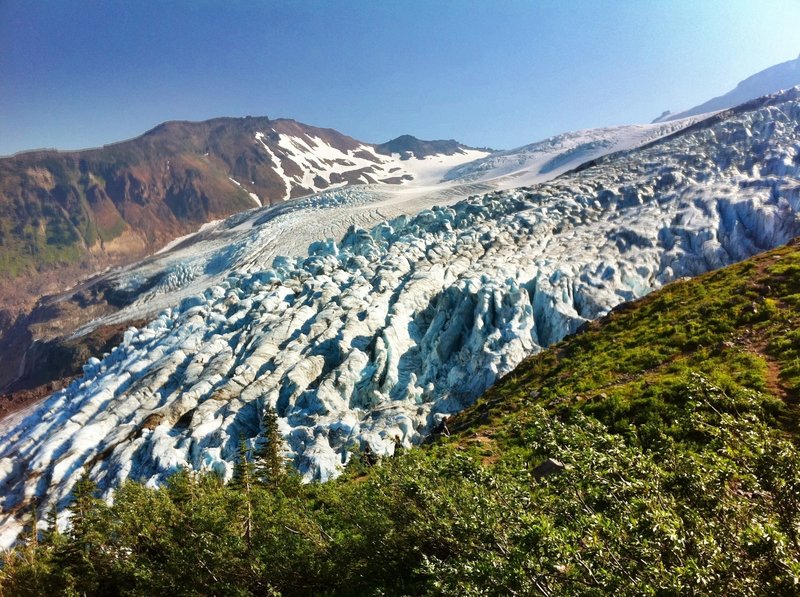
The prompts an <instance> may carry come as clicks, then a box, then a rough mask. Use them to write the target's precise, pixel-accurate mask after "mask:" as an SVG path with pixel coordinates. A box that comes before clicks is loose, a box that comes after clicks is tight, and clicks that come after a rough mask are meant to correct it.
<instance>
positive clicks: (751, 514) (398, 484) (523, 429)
mask: <svg viewBox="0 0 800 597" xmlns="http://www.w3.org/2000/svg"><path fill="white" fill-rule="evenodd" d="M798 316H800V244H797V243H795V244H793V245H791V246H787V247H783V248H781V249H778V250H775V251H772V252H770V253H766V254H764V255H761V256H758V257H756V258H753V259H751V260H749V261H747V262H744V263H741V264H738V265H734V266H732V267H729V268H726V269H724V270H720V271H718V272H715V273H711V274H708V275H705V276H702V277H700V278H697V279H694V280H690V281H680V282H677V283H675V284H672V285H670V286H668V287H666V288H664V289H662V290H661V291H658V292H654V293H652V294H651V295H649V296H648V297H646V298H644V299H642V300H639V301H637V302H635V303H632V304H629V305H625V306H624V307H622V308H620V309H617V310H616V311H615V312H613V313H611V314H610V315H609V316H607V317H605V318H604V319H603V320H601V321H598V322H595V323H593V324H591V325H589V326H587V329H585V330H584V331H582V332H581V333H579V334H577V335H575V336H573V337H571V338H568V339H566V340H565V341H563V342H561V343H560V344H558V345H556V346H554V347H552V348H551V349H550V350H548V351H546V352H544V353H541V354H539V355H536V356H533V357H531V358H530V359H528V360H527V361H525V362H524V363H522V364H521V365H520V366H519V367H518V368H517V369H516V370H515V371H514V372H513V373H511V374H510V375H508V376H506V377H505V378H504V379H503V380H501V381H500V382H499V383H498V384H497V385H496V386H495V387H494V388H492V389H491V390H490V391H489V392H487V393H486V394H485V395H484V396H483V397H482V398H481V399H480V400H479V401H478V402H477V403H476V404H475V405H474V406H473V407H472V408H470V409H468V410H467V411H466V412H464V413H462V414H461V415H459V416H458V417H455V418H454V419H452V420H450V421H449V422H448V427H449V433H450V434H449V435H447V434H446V433H445V434H440V435H438V436H437V437H436V438H434V439H433V440H432V441H431V442H429V443H428V444H426V445H425V446H423V447H422V448H420V449H414V450H409V451H404V452H403V453H402V454H400V455H396V456H395V457H392V458H386V459H384V460H382V461H380V462H378V463H376V464H374V465H370V463H369V462H368V461H369V460H371V459H370V458H369V456H368V455H364V454H362V456H361V457H360V459H359V458H356V459H354V463H353V464H351V465H350V466H349V467H348V470H347V471H346V473H345V475H343V476H342V477H341V478H340V479H338V480H336V481H333V482H330V483H326V484H310V485H301V484H299V483H298V482H297V480H296V479H295V478H294V477H293V476H292V475H291V474H289V473H281V472H278V471H276V470H275V468H274V466H273V467H269V466H267V467H266V471H265V470H264V467H261V468H260V469H257V470H254V469H253V467H252V466H250V465H246V464H245V461H246V458H244V459H243V461H242V462H241V463H240V466H239V474H238V477H237V483H235V484H233V485H229V486H222V485H221V484H220V482H219V481H218V480H217V479H216V478H215V477H213V476H198V477H194V476H192V475H190V474H188V473H178V474H177V475H176V476H175V477H174V478H173V481H172V483H171V484H170V486H169V487H166V488H162V489H160V490H157V491H156V490H149V489H146V488H144V487H142V486H140V485H137V484H135V483H130V484H128V485H126V486H124V487H123V488H122V489H121V490H120V491H119V492H118V494H117V498H116V502H115V505H114V506H113V507H108V506H105V505H103V504H101V503H99V502H98V501H97V500H95V499H94V498H93V497H92V495H91V493H92V486H91V484H90V483H88V482H87V483H82V484H81V485H80V486H79V487H78V488H77V489H76V498H75V501H74V503H73V505H72V507H71V508H72V512H73V521H74V524H73V526H72V528H71V529H70V530H69V531H68V532H67V533H64V534H58V533H54V532H52V526H51V528H50V530H48V531H47V532H44V533H39V534H38V536H36V537H34V536H33V534H32V533H31V534H30V535H29V536H30V538H29V540H28V541H27V543H26V544H24V545H22V546H21V547H19V548H18V549H17V550H16V551H15V552H13V553H10V554H7V556H6V558H5V565H4V567H3V569H2V573H1V574H2V585H1V586H2V589H3V592H4V594H9V595H23V594H108V595H123V594H126V595H127V594H136V595H162V594H166V593H170V594H182V595H183V594H186V595H211V594H215V595H218V594H232V595H234V594H239V595H246V594H260V595H269V594H283V595H318V594H343V595H390V594H398V595H402V594H442V595H607V594H610V593H615V594H618V595H651V594H658V595H679V594H681V595H682V594H711V593H716V594H721V593H724V594H728V595H779V594H783V595H789V594H796V593H797V592H798V591H800V588H799V587H798V582H799V581H800V543H799V541H800V458H798V450H797V447H796V441H797V433H798V432H797V423H798V416H797V409H798V405H797V401H798V395H800V329H798V325H797V323H798ZM270 445H272V444H271V443H270V442H268V441H267V442H266V448H267V451H268V448H269V446H270ZM548 459H549V460H548ZM548 469H549V470H548Z"/></svg>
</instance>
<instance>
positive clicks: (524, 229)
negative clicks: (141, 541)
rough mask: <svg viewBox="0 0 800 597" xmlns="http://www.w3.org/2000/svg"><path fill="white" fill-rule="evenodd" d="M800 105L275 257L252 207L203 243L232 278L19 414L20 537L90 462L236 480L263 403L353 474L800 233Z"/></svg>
mask: <svg viewBox="0 0 800 597" xmlns="http://www.w3.org/2000/svg"><path fill="white" fill-rule="evenodd" d="M799 120H800V90H798V89H794V90H791V91H789V92H787V93H784V94H781V95H778V96H775V97H769V98H765V99H763V100H760V101H757V102H752V103H750V104H748V105H746V106H743V107H741V108H739V109H736V110H731V111H728V112H726V113H723V114H721V115H720V116H718V117H715V118H712V119H709V120H707V121H703V122H698V123H696V124H694V125H693V126H691V127H689V128H687V129H685V130H683V131H679V132H677V133H674V134H672V135H670V136H668V137H666V138H664V139H662V140H657V141H654V142H652V143H650V144H649V145H646V146H644V147H642V148H639V149H634V150H631V151H622V152H618V153H615V154H611V155H607V156H606V157H604V158H601V159H599V160H594V161H593V162H592V163H591V164H589V165H587V166H586V167H583V168H578V169H576V171H574V172H572V173H568V174H565V175H563V176H561V177H560V178H558V179H556V180H554V181H552V182H550V183H545V184H541V185H539V186H536V187H534V188H531V189H520V190H516V191H508V192H504V191H501V192H495V193H490V194H485V195H482V196H474V197H472V198H470V199H467V200H463V201H460V202H458V203H455V204H452V205H450V206H447V207H435V208H433V209H430V210H426V211H422V212H421V213H419V214H417V215H415V216H413V217H409V216H400V217H397V218H395V219H393V220H390V221H386V222H383V223H380V224H378V225H376V226H373V227H372V228H370V229H365V228H360V227H357V226H353V227H352V228H351V229H350V230H349V231H348V233H347V234H346V235H345V236H344V238H343V239H342V240H341V241H340V242H332V241H330V242H325V241H322V242H318V243H316V244H313V245H312V246H311V247H310V249H309V252H308V253H307V254H306V255H305V256H302V257H293V258H277V259H274V260H273V262H272V266H271V267H264V264H263V263H261V262H260V260H259V259H254V260H250V259H248V256H251V255H258V251H259V247H260V246H261V245H262V244H263V243H264V242H265V239H266V238H267V237H268V236H269V228H268V226H269V223H270V218H269V217H267V218H265V219H264V220H261V221H255V222H251V223H250V224H248V226H247V230H245V231H244V232H243V234H242V235H241V236H239V237H238V238H237V240H236V242H234V243H231V244H228V245H223V246H218V247H217V248H216V249H214V251H212V252H211V253H210V254H209V255H207V256H206V257H205V258H204V261H203V265H202V267H201V269H200V272H201V273H202V271H206V270H208V269H209V268H210V269H212V270H213V269H214V268H219V271H224V272H225V275H224V277H223V278H222V279H221V280H220V281H219V282H218V283H216V284H215V285H213V286H212V287H210V288H208V289H207V290H206V291H205V292H204V293H202V294H200V295H195V296H190V297H187V298H185V299H184V300H183V301H182V302H181V304H180V305H178V306H176V307H173V308H168V309H166V310H164V311H162V312H161V313H160V314H159V315H158V317H157V318H156V319H155V320H154V321H153V322H152V323H149V324H147V325H146V326H142V327H139V328H132V329H130V330H128V331H127V332H125V334H124V337H123V339H122V342H121V344H120V345H119V346H117V347H116V348H114V349H113V350H112V351H111V352H110V353H109V354H108V355H107V356H105V357H104V358H103V359H92V360H90V361H89V363H88V364H87V365H86V367H85V368H84V372H83V376H82V377H81V378H80V379H78V380H76V381H74V382H73V383H72V384H70V386H69V387H68V388H66V389H65V390H62V391H59V392H57V393H55V394H54V395H53V396H52V397H50V398H49V399H48V400H46V401H45V402H44V403H43V404H42V405H41V406H39V407H37V408H34V409H32V410H31V411H29V412H28V413H23V414H27V416H26V417H25V418H22V414H21V415H20V416H18V417H16V418H12V419H6V420H5V421H4V429H3V430H2V439H0V484H1V485H0V487H2V495H3V496H4V498H3V511H4V513H5V514H4V520H3V528H4V532H5V535H4V536H5V538H6V541H8V540H10V539H12V538H13V537H14V536H15V535H16V533H17V532H18V530H19V528H20V524H21V519H20V516H22V514H23V512H24V511H25V507H26V505H27V504H29V503H30V500H31V499H33V498H34V497H36V498H37V499H39V500H40V503H42V504H45V505H46V504H58V505H63V504H64V503H65V501H66V499H67V496H68V495H69V492H70V490H71V487H72V485H73V483H74V482H75V481H76V479H77V478H78V476H79V475H80V471H81V469H82V468H83V467H86V468H87V470H88V471H89V473H90V475H91V476H92V477H93V478H94V479H96V480H97V481H98V482H99V483H100V486H101V488H102V489H103V491H106V492H109V491H111V490H112V489H113V488H114V487H115V486H117V485H118V484H119V483H120V482H121V481H122V480H123V479H126V478H134V479H141V480H143V481H146V482H149V483H159V482H161V481H163V479H165V477H166V476H167V475H168V474H170V472H172V471H174V470H176V468H178V467H181V466H189V467H191V468H195V469H208V470H213V471H217V472H218V473H219V474H220V475H222V476H223V477H229V476H230V474H231V463H232V462H233V461H234V460H235V453H236V451H237V444H238V438H239V437H245V438H250V439H251V441H252V439H253V438H255V437H256V436H257V435H258V433H259V422H260V421H261V413H262V411H263V409H264V407H265V406H266V405H270V406H272V407H274V408H275V409H276V410H277V411H278V414H279V416H280V425H281V430H282V432H283V434H284V437H285V438H286V441H287V448H288V450H289V452H288V455H289V456H290V457H291V458H292V459H293V461H294V463H295V465H296V466H297V468H299V469H300V470H301V471H302V472H303V474H304V475H305V476H306V477H307V478H318V479H326V478H329V477H330V476H332V475H335V474H337V473H338V471H339V470H340V467H341V466H342V465H343V464H344V463H345V462H347V461H348V459H349V458H350V454H351V447H352V445H353V444H354V443H361V444H365V443H368V444H369V445H370V446H371V447H372V449H373V450H374V451H375V452H376V453H379V454H380V453H390V452H392V451H393V450H394V449H395V446H396V445H397V442H401V443H404V444H409V443H413V442H416V441H419V440H420V439H421V438H422V437H424V436H425V435H426V433H427V432H428V431H429V430H430V429H431V428H433V427H435V426H436V425H437V424H438V423H439V421H440V420H441V419H442V417H444V416H447V415H450V414H452V413H454V412H457V411H459V410H461V409H463V408H464V407H465V406H466V405H468V404H470V403H471V402H472V401H473V400H474V399H475V398H476V397H477V396H478V395H480V393H481V392H483V391H484V390H485V389H486V388H487V387H489V386H490V385H491V384H492V383H493V382H494V381H495V379H497V378H498V377H499V376H502V375H504V374H506V373H508V372H510V371H512V370H513V369H514V367H515V366H516V365H517V364H518V363H519V362H520V361H521V360H522V359H523V358H525V357H526V356H527V355H529V354H531V353H534V352H536V351H539V350H541V349H542V348H543V347H545V346H547V345H549V344H551V343H553V342H556V341H558V340H559V339H561V338H562V337H564V336H565V335H566V334H569V333H571V332H574V331H575V330H577V329H578V328H579V327H580V326H582V325H584V324H585V323H586V322H587V321H590V320H592V319H594V318H596V317H599V316H602V315H603V314H605V313H607V312H608V311H609V310H610V309H612V308H613V307H615V306H616V305H618V304H619V303H621V302H623V301H627V300H630V299H634V298H636V297H639V296H642V295H644V294H647V293H648V292H650V291H651V290H653V289H656V288H658V287H660V286H661V285H663V284H665V283H667V282H670V281H672V280H675V279H677V278H680V277H683V276H691V275H697V274H700V273H702V272H705V271H708V270H710V269H714V268H717V267H721V266H723V265H726V264H729V263H732V262H734V261H737V260H740V259H744V258H746V257H748V256H750V255H753V254H755V253H758V252H760V251H763V250H765V249H768V248H770V247H775V246H778V245H780V244H783V243H785V242H787V241H788V240H790V239H791V238H793V237H794V236H796V235H797V234H798V232H800V218H798V213H797V212H798V209H800V179H799V178H800V157H798V147H800V129H798V126H797V122H798V121H799ZM330 199H331V200H335V193H334V195H333V196H331V198H330ZM345 199H346V198H340V200H342V201H344V200H345ZM242 223H243V221H242V220H241V219H235V220H234V221H233V222H231V224H230V226H232V227H235V226H237V225H238V224H242ZM262 227H267V228H266V229H264V228H262ZM265 230H266V231H265ZM230 264H235V266H234V267H232V268H229V267H227V266H228V265H230ZM174 272H175V274H176V276H178V278H180V276H186V277H188V278H189V279H191V278H193V277H194V276H196V275H197V272H193V271H180V270H174ZM161 281H165V282H169V281H168V280H161ZM41 510H42V511H44V510H46V508H41Z"/></svg>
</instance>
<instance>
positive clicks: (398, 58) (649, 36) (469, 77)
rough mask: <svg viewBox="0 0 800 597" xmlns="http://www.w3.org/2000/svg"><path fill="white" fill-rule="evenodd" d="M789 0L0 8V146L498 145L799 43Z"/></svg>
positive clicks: (695, 92) (728, 77)
mask: <svg viewBox="0 0 800 597" xmlns="http://www.w3.org/2000/svg"><path fill="white" fill-rule="evenodd" d="M798 31H800V0H752V1H747V2H745V1H737V0H724V1H718V0H686V1H684V0H669V1H661V0H629V1H626V2H623V1H617V2H613V1H610V0H609V1H600V0H597V1H590V0H585V1H577V0H574V1H572V2H569V1H567V0H561V1H558V0H553V1H549V0H527V1H522V0H486V1H485V2H476V1H470V0H452V1H437V0H421V1H415V0H395V1H390V0H364V1H355V0H353V1H347V2H345V1H335V0H327V1H322V0H318V1H314V0H307V1H305V2H299V1H293V0H273V1H263V2H256V1H236V0H228V1H225V2H211V1H208V0H191V1H190V0H185V1H184V0H168V1H149V0H135V1H134V0H130V1H125V2H118V1H114V0H93V1H90V0H74V1H71V2H67V1H66V0H52V1H50V0H37V1H30V0H0V155H5V154H10V153H14V152H17V151H20V150H26V149H32V148H39V147H56V148H59V149H75V148H81V147H90V146H97V145H101V144H104V143H109V142H113V141H117V140H121V139H125V138H129V137H133V136H136V135H138V134H140V133H142V132H144V131H145V130H147V129H149V128H152V127H153V126H155V125H156V124H158V123H160V122H162V121H164V120H174V119H185V120H202V119H205V118H211V117H215V116H245V115H248V114H249V115H266V116H269V117H272V118H277V117H288V118H295V119H297V120H300V121H302V122H306V123H308V124H314V125H318V126H326V127H332V128H336V129H338V130H340V131H342V132H344V133H346V134H349V135H352V136H354V137H356V138H359V139H361V140H364V141H370V142H381V141H386V140H388V139H390V138H393V137H396V136H398V135H400V134H404V133H410V134H413V135H415V136H418V137H421V138H427V139H433V138H457V139H459V140H461V141H463V142H465V143H468V144H471V145H481V146H483V145H486V146H491V147H495V148H510V147H515V146H519V145H522V144H525V143H529V142H532V141H536V140H539V139H542V138H544V137H547V136H549V135H552V134H556V133H559V132H563V131H567V130H574V129H579V128H589V127H597V126H605V125H613V124H623V123H631V122H649V121H650V120H652V119H653V118H654V117H656V116H657V115H658V114H660V113H661V112H662V111H663V110H665V109H672V110H680V109H684V108H688V107H691V106H693V105H695V104H698V103H701V102H702V101H705V100H706V99H709V98H710V97H712V96H714V95H719V94H721V93H724V92H726V91H728V90H729V89H730V88H732V87H733V86H734V85H735V84H736V83H737V82H738V81H739V80H741V79H743V78H745V77H747V76H749V75H750V74H753V73H755V72H756V71H759V70H761V69H763V68H765V67H768V66H771V65H773V64H776V63H778V62H783V61H786V60H790V59H793V58H795V57H797V55H798V52H800V35H798Z"/></svg>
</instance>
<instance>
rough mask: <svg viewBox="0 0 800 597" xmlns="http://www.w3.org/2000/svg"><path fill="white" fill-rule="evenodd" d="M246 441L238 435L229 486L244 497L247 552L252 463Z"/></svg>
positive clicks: (250, 542) (250, 535)
mask: <svg viewBox="0 0 800 597" xmlns="http://www.w3.org/2000/svg"><path fill="white" fill-rule="evenodd" d="M248 452H249V450H248V449H247V442H246V441H245V439H244V436H241V435H240V436H239V451H238V457H237V459H236V464H235V465H234V467H233V478H232V479H231V483H230V486H231V488H232V489H234V490H236V491H238V492H239V493H241V494H242V496H243V497H244V512H243V518H244V520H243V524H242V526H243V529H244V540H245V543H246V545H247V550H248V552H249V551H250V550H251V549H252V547H253V494H252V490H253V476H254V472H253V463H252V462H250V459H249V458H248Z"/></svg>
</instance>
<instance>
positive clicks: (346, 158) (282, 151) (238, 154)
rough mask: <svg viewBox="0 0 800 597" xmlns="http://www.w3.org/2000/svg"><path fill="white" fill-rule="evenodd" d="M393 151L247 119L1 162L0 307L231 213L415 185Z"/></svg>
mask: <svg viewBox="0 0 800 597" xmlns="http://www.w3.org/2000/svg"><path fill="white" fill-rule="evenodd" d="M401 141H402V140H401ZM415 142H416V143H417V144H418V145H419V146H420V147H422V148H425V147H428V148H429V149H431V151H433V150H434V149H435V147H437V146H438V145H437V143H443V144H444V145H446V152H447V155H453V154H456V153H457V154H459V155H461V156H463V157H464V158H465V160H466V159H474V158H475V157H479V156H482V155H485V153H486V152H482V153H474V154H468V152H467V151H466V148H464V147H463V146H461V145H459V144H458V143H455V142H422V141H418V140H415ZM391 143H392V142H389V143H388V144H385V147H392V145H391ZM400 145H402V142H401V143H400ZM385 147H384V146H374V145H370V144H365V143H361V142H360V141H356V140H355V139H352V138H351V137H348V136H346V135H342V134H341V133H338V132H337V131H334V130H331V129H321V128H316V127H311V126H308V125H304V124H301V123H298V122H295V121H293V120H285V119H279V120H270V119H268V118H250V117H248V118H218V119H214V120H208V121H205V122H168V123H165V124H162V125H160V126H158V127H156V128H154V129H153V130H151V131H149V132H147V133H145V134H144V135H142V136H140V137H137V138H135V139H132V140H130V141H125V142H122V143H117V144H114V145H108V146H105V147H102V148H99V149H90V150H85V151H72V152H59V151H35V152H29V153H23V154H18V155H15V156H12V157H7V158H2V159H0V247H2V251H0V274H2V275H3V279H4V281H3V282H2V283H0V308H5V309H10V310H11V311H14V309H15V307H18V306H20V305H22V306H25V304H26V303H27V299H30V298H38V296H41V294H43V293H44V292H46V291H47V289H48V288H49V289H50V291H52V289H54V288H55V289H59V287H60V286H61V285H60V284H59V280H58V278H61V279H63V278H64V277H66V278H67V279H69V278H70V277H71V276H73V275H74V274H76V273H82V274H83V275H84V276H85V275H86V274H87V273H91V271H93V270H99V269H102V268H103V267H105V266H106V265H109V264H118V263H130V262H131V261H133V260H134V259H136V258H139V257H143V256H144V255H146V254H148V253H150V252H152V251H154V250H156V249H160V248H161V247H163V246H164V245H165V244H166V243H168V242H169V241H171V240H173V239H174V238H176V237H178V236H180V235H183V234H186V233H189V232H194V231H195V230H197V228H198V227H199V226H200V225H201V224H204V223H206V222H209V221H211V220H215V219H219V218H221V217H224V216H227V215H230V214H232V213H236V212H239V211H242V210H245V209H250V208H253V207H255V206H260V205H267V204H273V203H278V202H282V201H284V200H286V199H291V198H295V197H300V196H303V195H309V194H312V193H314V192H317V191H319V190H322V189H326V188H337V187H342V186H346V185H352V184H367V183H384V184H400V183H402V182H404V181H410V180H412V179H413V174H412V173H410V172H409V170H408V169H407V168H405V167H404V166H405V162H406V160H401V159H400V158H401V157H403V156H401V155H399V154H398V155H394V156H393V155H392V153H391V152H388V153H387V150H386V148H385ZM434 152H435V151H434ZM414 155H416V156H417V157H419V158H424V157H426V156H427V155H430V152H426V151H417V152H416V153H415V154H414ZM34 272H36V273H35V274H34V275H33V276H31V274H32V273H34ZM73 279H74V278H73ZM62 284H63V283H62ZM21 286H22V288H21ZM25 287H27V288H28V289H29V292H27V293H25V292H22V289H23V288H25Z"/></svg>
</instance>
